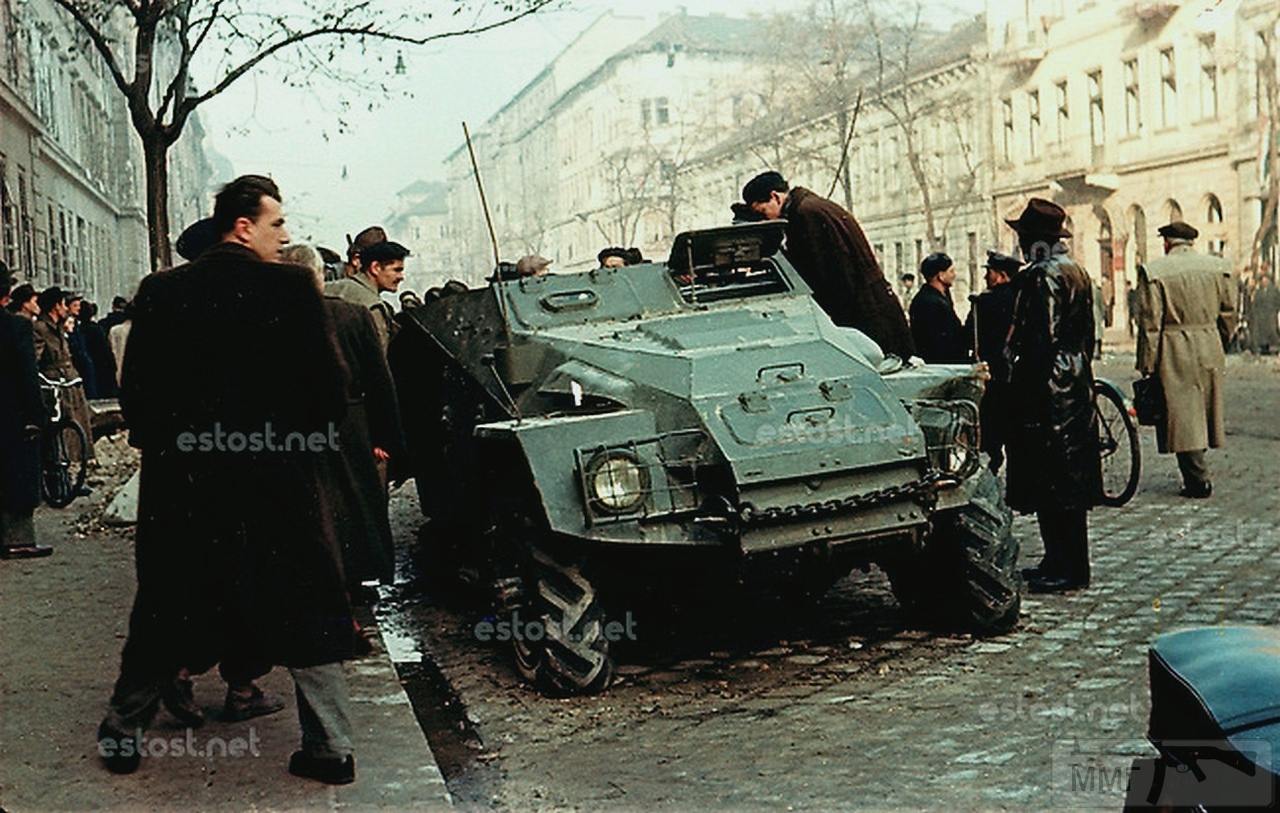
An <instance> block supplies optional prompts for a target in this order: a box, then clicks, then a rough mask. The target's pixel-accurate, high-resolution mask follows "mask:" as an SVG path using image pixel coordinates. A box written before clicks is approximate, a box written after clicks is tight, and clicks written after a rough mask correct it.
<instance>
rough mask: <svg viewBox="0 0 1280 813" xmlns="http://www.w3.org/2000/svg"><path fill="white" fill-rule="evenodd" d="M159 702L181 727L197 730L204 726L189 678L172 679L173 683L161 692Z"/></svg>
mask: <svg viewBox="0 0 1280 813" xmlns="http://www.w3.org/2000/svg"><path fill="white" fill-rule="evenodd" d="M160 700H161V701H162V702H163V703H164V707H165V708H166V709H168V710H169V713H170V714H172V715H173V716H174V717H175V718H177V720H178V722H180V723H182V724H183V725H185V726H187V727H189V728H199V727H200V726H202V725H204V712H203V711H201V710H200V707H199V706H197V705H196V698H195V691H194V689H193V687H192V684H191V679H190V678H174V679H173V682H172V683H170V684H168V685H167V686H165V687H164V689H163V690H162V691H161V693H160Z"/></svg>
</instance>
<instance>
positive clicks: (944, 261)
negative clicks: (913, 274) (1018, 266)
mask: <svg viewBox="0 0 1280 813" xmlns="http://www.w3.org/2000/svg"><path fill="white" fill-rule="evenodd" d="M920 276H922V277H924V280H925V283H924V286H923V287H922V288H921V289H920V293H918V294H916V295H915V298H914V299H912V300H911V338H912V340H913V341H914V342H915V345H916V353H918V354H919V356H920V358H922V359H924V360H925V361H927V362H929V363H930V364H956V363H960V362H964V361H966V360H968V358H969V352H968V349H967V346H966V344H965V340H964V327H963V325H961V324H960V317H959V316H956V307H955V304H954V303H952V301H951V286H952V285H953V284H954V283H955V281H956V269H955V265H954V264H953V263H952V262H951V258H950V257H948V256H947V255H946V254H942V253H941V252H938V253H934V254H930V255H929V256H928V257H925V258H924V262H922V263H920Z"/></svg>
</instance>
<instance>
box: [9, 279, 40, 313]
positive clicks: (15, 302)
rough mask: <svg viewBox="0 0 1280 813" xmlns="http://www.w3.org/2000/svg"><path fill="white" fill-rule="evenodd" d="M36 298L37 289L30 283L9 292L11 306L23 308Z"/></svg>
mask: <svg viewBox="0 0 1280 813" xmlns="http://www.w3.org/2000/svg"><path fill="white" fill-rule="evenodd" d="M35 298H36V289H35V286H33V285H32V284H31V283H29V282H24V283H22V284H21V285H19V286H18V287H17V288H14V289H13V290H12V291H10V292H9V300H10V301H9V304H10V305H11V306H18V307H21V306H22V305H25V304H27V303H28V302H30V301H31V300H32V299H35Z"/></svg>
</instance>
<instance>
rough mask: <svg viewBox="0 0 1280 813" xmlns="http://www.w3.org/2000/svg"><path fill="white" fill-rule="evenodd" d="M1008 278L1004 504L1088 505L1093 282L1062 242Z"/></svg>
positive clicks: (1094, 443)
mask: <svg viewBox="0 0 1280 813" xmlns="http://www.w3.org/2000/svg"><path fill="white" fill-rule="evenodd" d="M1009 284H1010V285H1012V286H1014V295H1015V299H1014V306H1013V329H1012V332H1011V333H1010V337H1009V345H1008V347H1007V349H1006V356H1007V359H1008V362H1009V392H1010V399H1011V400H1010V407H1011V417H1010V423H1011V426H1010V427H1009V429H1010V433H1009V437H1008V440H1007V453H1008V458H1009V475H1008V476H1009V488H1008V495H1007V500H1008V503H1009V506H1010V507H1011V508H1013V509H1015V510H1018V511H1038V510H1042V509H1050V510H1053V509H1056V510H1070V509H1085V508H1091V507H1093V506H1094V505H1097V504H1098V498H1099V496H1100V495H1101V493H1102V471H1101V464H1100V461H1099V459H1098V427H1097V419H1096V417H1095V414H1094V411H1093V369H1092V367H1091V365H1090V361H1089V360H1090V358H1091V357H1092V355H1093V342H1094V338H1093V286H1092V285H1091V284H1090V282H1089V277H1088V275H1087V274H1086V273H1085V272H1084V270H1083V269H1081V268H1080V266H1078V265H1076V263H1075V261H1073V260H1072V259H1071V258H1070V257H1068V256H1067V248H1066V246H1065V245H1063V244H1061V243H1059V244H1057V245H1055V246H1054V247H1053V249H1052V251H1051V253H1050V255H1049V256H1048V257H1047V258H1043V259H1040V260H1036V261H1035V262H1033V263H1031V264H1030V265H1028V266H1027V267H1026V268H1024V269H1023V270H1022V271H1021V272H1019V274H1018V276H1017V277H1015V278H1014V280H1013V281H1012V282H1011V283H1009Z"/></svg>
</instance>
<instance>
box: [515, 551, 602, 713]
mask: <svg viewBox="0 0 1280 813" xmlns="http://www.w3.org/2000/svg"><path fill="white" fill-rule="evenodd" d="M529 564H530V572H529V575H528V578H527V579H526V584H527V589H528V591H529V596H528V600H527V601H526V602H525V606H526V607H527V609H528V610H529V611H530V612H531V616H530V618H529V619H526V620H528V621H530V622H535V621H536V622H537V627H540V629H538V628H537V627H535V626H534V625H533V624H532V623H529V624H524V625H523V628H522V629H521V630H520V635H519V636H517V637H518V638H523V639H524V640H516V639H513V640H512V650H513V656H514V661H515V667H516V671H517V672H519V673H520V676H521V677H523V678H525V679H526V680H528V681H530V682H532V683H534V684H535V685H537V686H538V688H540V689H542V690H543V691H544V692H546V693H548V694H558V695H564V694H595V693H597V692H602V691H604V690H605V689H606V688H607V687H608V686H609V683H610V682H611V681H612V680H613V660H612V658H611V657H610V655H609V641H608V639H606V638H605V634H604V630H605V621H606V616H605V611H604V607H603V605H602V603H601V601H600V595H599V593H598V592H597V590H596V587H595V585H593V584H592V582H591V580H590V579H589V578H588V577H587V575H586V573H585V571H584V569H583V567H582V565H581V564H578V563H565V562H561V561H558V560H557V559H556V558H555V557H553V556H552V555H551V554H549V553H547V552H546V551H545V550H542V549H540V548H533V550H532V552H531V556H530V563H529Z"/></svg>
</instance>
